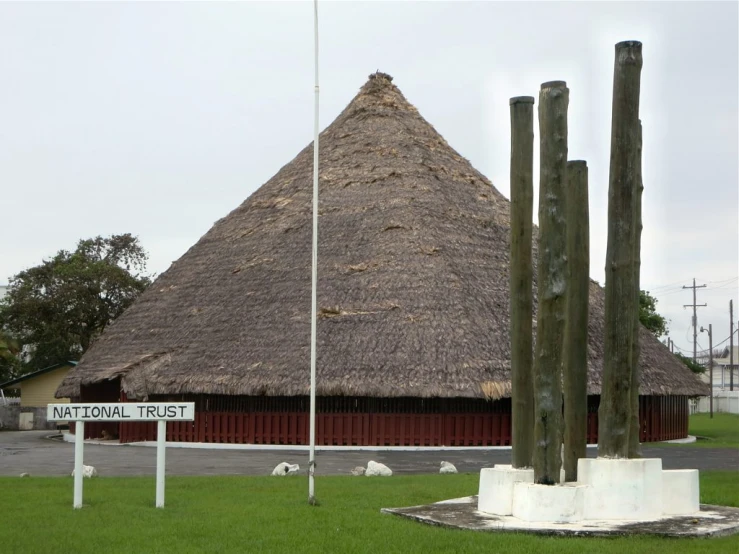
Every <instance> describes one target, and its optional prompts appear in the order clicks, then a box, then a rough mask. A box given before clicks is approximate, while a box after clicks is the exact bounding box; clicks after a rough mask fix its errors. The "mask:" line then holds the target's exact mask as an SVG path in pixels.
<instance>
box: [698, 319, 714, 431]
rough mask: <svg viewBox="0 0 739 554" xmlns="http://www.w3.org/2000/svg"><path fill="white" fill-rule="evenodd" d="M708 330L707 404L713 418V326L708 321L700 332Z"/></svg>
mask: <svg viewBox="0 0 739 554" xmlns="http://www.w3.org/2000/svg"><path fill="white" fill-rule="evenodd" d="M704 331H708V380H709V381H710V382H711V395H710V396H709V397H708V399H709V400H708V406H709V408H708V409H709V410H710V411H711V419H713V326H712V325H711V324H710V323H709V324H708V329H704V328H703V327H701V333H703V332H704Z"/></svg>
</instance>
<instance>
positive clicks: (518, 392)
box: [510, 96, 534, 468]
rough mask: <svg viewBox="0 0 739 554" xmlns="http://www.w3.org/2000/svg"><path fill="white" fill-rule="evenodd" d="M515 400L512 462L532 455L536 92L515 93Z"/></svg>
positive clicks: (525, 462) (527, 461)
mask: <svg viewBox="0 0 739 554" xmlns="http://www.w3.org/2000/svg"><path fill="white" fill-rule="evenodd" d="M510 109H511V385H512V389H513V390H512V393H511V401H512V434H513V437H512V438H513V448H512V461H511V463H512V464H513V467H516V468H524V467H532V464H533V456H534V376H533V369H532V361H533V360H532V357H533V353H532V344H533V341H532V332H533V330H532V320H533V313H532V312H533V300H532V297H533V294H532V288H531V287H532V269H531V233H532V226H533V223H532V221H533V209H534V178H533V173H534V97H533V96H519V97H516V98H511V100H510Z"/></svg>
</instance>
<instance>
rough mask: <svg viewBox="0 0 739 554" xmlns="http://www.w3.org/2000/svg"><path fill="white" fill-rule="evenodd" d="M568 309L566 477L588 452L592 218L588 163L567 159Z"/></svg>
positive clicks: (567, 478) (574, 475) (574, 476)
mask: <svg viewBox="0 0 739 554" xmlns="http://www.w3.org/2000/svg"><path fill="white" fill-rule="evenodd" d="M566 213H567V266H568V275H569V276H568V280H567V302H566V305H567V315H566V317H565V340H564V356H563V358H564V362H563V366H562V367H563V374H564V378H563V382H564V418H565V421H564V458H563V460H562V462H563V464H564V470H565V481H567V482H573V481H577V460H578V459H580V458H585V456H586V452H585V448H586V445H587V420H588V304H589V299H590V295H589V293H590V220H589V216H588V164H587V163H585V162H584V161H579V160H578V161H571V162H567V210H566Z"/></svg>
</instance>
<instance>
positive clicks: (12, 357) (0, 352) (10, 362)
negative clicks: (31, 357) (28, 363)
mask: <svg viewBox="0 0 739 554" xmlns="http://www.w3.org/2000/svg"><path fill="white" fill-rule="evenodd" d="M20 352H21V348H20V344H19V343H18V341H17V340H15V339H14V338H12V337H11V336H10V335H9V334H8V333H6V332H4V331H2V330H0V383H4V382H5V381H9V380H11V379H13V378H14V377H15V374H16V373H18V371H19V370H20V368H21V361H20V358H19V357H18V355H19V354H20Z"/></svg>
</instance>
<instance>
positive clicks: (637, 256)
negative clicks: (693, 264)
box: [629, 121, 644, 458]
mask: <svg viewBox="0 0 739 554" xmlns="http://www.w3.org/2000/svg"><path fill="white" fill-rule="evenodd" d="M638 135H639V136H638V140H637V145H636V172H637V178H636V183H635V185H636V190H635V191H634V219H635V224H634V290H635V291H636V300H635V302H636V305H635V309H634V331H633V337H632V342H631V422H630V424H629V458H641V447H640V446H639V439H640V438H641V427H640V425H639V382H640V381H641V368H640V367H639V355H640V353H641V349H640V346H639V332H640V329H641V323H640V322H639V289H640V286H641V285H640V281H641V279H640V274H641V232H642V221H641V200H642V193H643V192H644V183H643V181H642V172H641V162H642V126H641V121H639V128H638Z"/></svg>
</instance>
